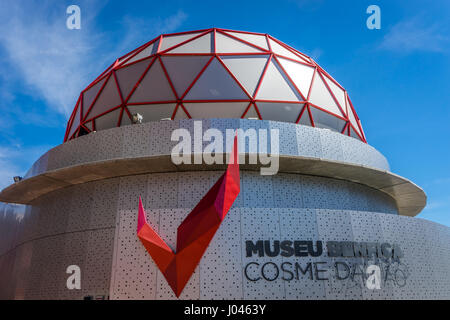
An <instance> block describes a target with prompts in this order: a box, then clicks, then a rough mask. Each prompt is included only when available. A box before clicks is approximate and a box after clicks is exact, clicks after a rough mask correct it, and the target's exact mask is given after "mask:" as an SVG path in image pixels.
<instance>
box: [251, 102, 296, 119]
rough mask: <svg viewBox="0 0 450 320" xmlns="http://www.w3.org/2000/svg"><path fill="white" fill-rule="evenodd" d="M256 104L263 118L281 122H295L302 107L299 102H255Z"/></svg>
mask: <svg viewBox="0 0 450 320" xmlns="http://www.w3.org/2000/svg"><path fill="white" fill-rule="evenodd" d="M256 106H257V107H258V110H259V113H260V114H261V118H262V119H263V120H273V121H282V122H296V121H297V118H298V115H299V114H300V111H301V110H302V109H303V104H301V103H272V102H257V103H256Z"/></svg>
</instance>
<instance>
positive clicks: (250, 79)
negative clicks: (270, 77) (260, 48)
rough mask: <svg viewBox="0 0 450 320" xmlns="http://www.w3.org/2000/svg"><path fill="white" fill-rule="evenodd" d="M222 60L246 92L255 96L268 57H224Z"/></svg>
mask: <svg viewBox="0 0 450 320" xmlns="http://www.w3.org/2000/svg"><path fill="white" fill-rule="evenodd" d="M221 59H222V61H223V62H224V64H225V65H226V66H227V68H228V69H230V71H231V73H232V74H233V75H234V76H235V77H236V79H237V80H238V81H239V82H240V83H241V85H242V86H243V87H244V88H245V90H247V92H248V93H249V94H250V95H252V96H253V94H254V93H255V89H256V87H257V85H258V83H259V80H260V78H261V75H262V72H263V70H264V67H265V66H266V63H267V59H268V56H265V55H263V56H260V55H255V56H247V55H246V56H222V57H221Z"/></svg>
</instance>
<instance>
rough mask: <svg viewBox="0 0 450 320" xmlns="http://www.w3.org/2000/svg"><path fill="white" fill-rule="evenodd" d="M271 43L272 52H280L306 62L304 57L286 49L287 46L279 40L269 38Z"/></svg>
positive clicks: (282, 54)
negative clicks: (279, 42) (278, 41)
mask: <svg viewBox="0 0 450 320" xmlns="http://www.w3.org/2000/svg"><path fill="white" fill-rule="evenodd" d="M269 43H270V47H271V48H272V52H273V53H275V54H279V55H281V56H284V57H288V58H291V59H294V60H297V61H300V62H304V60H303V59H302V58H300V57H299V56H297V55H296V54H294V53H293V52H292V51H290V50H288V49H286V48H285V47H283V46H282V45H280V44H278V43H277V42H275V41H273V40H272V39H270V38H269Z"/></svg>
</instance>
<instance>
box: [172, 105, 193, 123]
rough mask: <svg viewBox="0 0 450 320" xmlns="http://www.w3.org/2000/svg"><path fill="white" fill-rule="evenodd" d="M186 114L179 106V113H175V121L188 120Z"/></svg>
mask: <svg viewBox="0 0 450 320" xmlns="http://www.w3.org/2000/svg"><path fill="white" fill-rule="evenodd" d="M188 118H189V117H188V116H187V114H186V112H184V110H183V108H182V107H181V106H178V109H177V113H175V117H173V120H182V119H188Z"/></svg>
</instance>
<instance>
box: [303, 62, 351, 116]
mask: <svg viewBox="0 0 450 320" xmlns="http://www.w3.org/2000/svg"><path fill="white" fill-rule="evenodd" d="M309 101H310V102H311V103H313V104H315V105H316V106H319V107H321V108H323V109H326V110H328V111H330V112H332V113H334V114H337V115H339V116H342V117H344V115H343V114H342V112H341V111H340V110H339V107H338V105H337V104H336V102H335V101H334V99H333V97H332V96H331V94H330V92H329V91H328V88H327V87H326V86H325V83H324V82H323V80H322V77H321V76H320V72H319V71H316V75H315V77H314V81H313V85H312V88H311V96H310V97H309ZM313 118H314V116H313Z"/></svg>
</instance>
